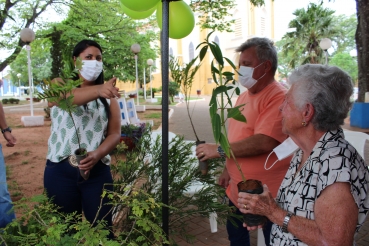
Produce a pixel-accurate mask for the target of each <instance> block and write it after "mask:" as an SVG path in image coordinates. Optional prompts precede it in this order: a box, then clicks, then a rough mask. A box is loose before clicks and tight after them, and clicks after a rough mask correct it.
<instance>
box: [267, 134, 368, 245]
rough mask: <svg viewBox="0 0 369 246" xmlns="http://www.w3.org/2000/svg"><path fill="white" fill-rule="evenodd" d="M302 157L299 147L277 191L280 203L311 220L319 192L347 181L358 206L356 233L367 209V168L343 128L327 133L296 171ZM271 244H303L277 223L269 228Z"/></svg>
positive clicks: (284, 207)
mask: <svg viewBox="0 0 369 246" xmlns="http://www.w3.org/2000/svg"><path fill="white" fill-rule="evenodd" d="M301 158H302V150H299V151H297V152H296V153H295V155H294V156H293V158H292V160H291V163H290V167H289V169H288V171H287V173H286V176H285V178H284V180H283V181H282V184H281V186H280V188H279V191H278V194H277V198H276V200H277V202H278V203H279V206H280V207H281V208H283V209H285V210H287V211H290V212H292V213H294V214H295V215H297V216H301V217H304V218H307V219H311V220H314V219H315V215H314V204H315V201H316V199H317V198H318V197H319V196H320V194H321V193H322V191H323V190H324V189H325V188H326V187H327V186H329V185H331V184H333V183H336V182H348V183H350V185H351V194H352V196H353V198H354V200H355V203H356V205H357V206H358V208H359V214H358V215H357V216H358V223H357V225H356V233H357V232H358V231H359V229H360V227H361V225H362V224H363V223H364V221H365V218H366V216H367V213H368V208H369V196H368V195H367V191H368V181H369V171H368V168H367V166H366V165H365V163H364V160H363V158H362V157H361V156H360V155H359V154H358V152H357V151H356V149H355V148H354V147H352V145H351V144H349V142H347V141H346V140H345V139H344V134H343V131H342V129H339V130H336V131H331V132H326V133H325V134H324V135H323V136H322V137H321V138H320V140H319V141H318V142H317V143H316V145H315V146H314V148H313V150H312V152H311V154H310V156H309V157H308V159H307V160H306V162H305V163H304V166H303V167H302V169H301V170H300V171H299V173H297V174H296V171H297V168H298V164H299V163H300V162H301ZM295 174H296V176H295ZM338 195H339V194H338ZM271 244H272V245H306V244H305V243H303V242H301V241H300V240H299V239H298V238H296V237H294V235H292V234H291V233H283V232H282V228H281V227H280V226H278V225H276V224H274V225H273V227H272V231H271Z"/></svg>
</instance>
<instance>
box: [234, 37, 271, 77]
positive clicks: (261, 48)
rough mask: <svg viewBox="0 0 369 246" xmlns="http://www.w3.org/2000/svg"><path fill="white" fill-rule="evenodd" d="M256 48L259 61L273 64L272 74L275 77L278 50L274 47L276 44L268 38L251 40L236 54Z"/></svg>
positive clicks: (237, 50) (241, 46)
mask: <svg viewBox="0 0 369 246" xmlns="http://www.w3.org/2000/svg"><path fill="white" fill-rule="evenodd" d="M252 47H255V50H256V55H257V56H258V59H259V61H261V62H265V61H270V62H271V64H272V72H273V75H275V72H276V71H277V67H278V57H277V50H276V48H275V46H274V42H273V41H272V40H270V39H268V38H250V39H248V40H247V41H246V42H244V43H243V44H241V45H240V46H239V47H238V48H237V49H236V52H241V53H242V52H243V51H245V50H247V49H249V48H252Z"/></svg>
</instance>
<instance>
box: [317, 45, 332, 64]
mask: <svg viewBox="0 0 369 246" xmlns="http://www.w3.org/2000/svg"><path fill="white" fill-rule="evenodd" d="M319 46H320V48H322V50H324V53H325V65H327V64H328V49H329V48H330V47H331V46H332V41H331V40H330V39H329V38H323V39H322V40H320V43H319Z"/></svg>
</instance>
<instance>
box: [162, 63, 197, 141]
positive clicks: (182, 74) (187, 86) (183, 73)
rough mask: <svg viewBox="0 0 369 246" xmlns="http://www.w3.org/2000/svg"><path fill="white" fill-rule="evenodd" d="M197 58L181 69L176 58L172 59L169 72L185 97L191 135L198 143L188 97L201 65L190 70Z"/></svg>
mask: <svg viewBox="0 0 369 246" xmlns="http://www.w3.org/2000/svg"><path fill="white" fill-rule="evenodd" d="M197 59H198V57H195V58H194V59H192V60H191V61H190V62H189V63H187V64H186V65H185V66H184V67H183V68H182V66H181V64H180V62H179V60H178V58H173V59H171V60H170V62H169V70H170V72H171V77H172V78H173V80H174V81H175V82H177V83H178V84H180V85H181V90H182V92H183V94H184V96H185V102H186V109H187V115H188V118H189V119H190V123H191V127H192V130H193V133H194V134H195V137H196V140H197V141H198V142H199V141H200V140H199V137H198V136H197V133H196V130H195V126H194V124H193V121H192V112H193V111H192V112H190V96H191V89H192V84H193V81H194V78H195V75H196V73H197V71H198V70H199V68H200V66H201V64H198V65H196V66H194V67H193V68H192V66H193V65H194V64H195V62H196V61H197Z"/></svg>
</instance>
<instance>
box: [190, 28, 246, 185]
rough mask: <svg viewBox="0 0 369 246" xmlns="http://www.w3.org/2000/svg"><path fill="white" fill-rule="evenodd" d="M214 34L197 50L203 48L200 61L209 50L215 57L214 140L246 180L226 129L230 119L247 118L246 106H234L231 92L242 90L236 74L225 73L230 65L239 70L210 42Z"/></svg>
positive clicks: (213, 64) (212, 110)
mask: <svg viewBox="0 0 369 246" xmlns="http://www.w3.org/2000/svg"><path fill="white" fill-rule="evenodd" d="M212 33H213V32H211V33H209V34H208V36H207V37H206V39H205V41H204V42H202V43H200V44H199V45H198V46H197V47H196V49H198V48H200V47H201V50H200V61H202V60H203V59H204V58H205V56H206V54H207V51H208V50H209V49H210V52H211V53H212V55H213V56H214V59H213V60H212V61H211V74H212V77H213V80H214V82H215V83H216V85H217V87H215V88H214V89H213V92H212V96H211V99H210V103H209V106H210V109H209V113H210V118H211V125H212V129H213V135H214V140H215V142H216V143H217V144H220V146H221V147H222V149H223V150H224V152H225V154H226V155H227V157H228V158H230V157H232V158H233V160H234V161H235V163H236V166H237V169H238V171H239V172H240V173H241V176H242V179H243V180H246V179H245V177H244V175H243V173H242V169H241V166H240V165H239V163H238V162H237V159H236V157H235V155H234V153H233V151H232V149H231V146H230V144H229V140H228V138H227V128H226V122H227V119H229V118H233V119H235V120H237V121H241V122H246V118H245V116H244V115H243V114H242V113H241V108H242V107H243V106H244V104H242V105H239V106H236V107H233V106H232V101H231V98H232V95H233V94H230V93H229V90H233V89H234V93H236V94H237V95H239V94H240V89H239V88H238V87H235V86H234V85H235V84H236V81H235V79H234V78H233V76H234V75H235V74H234V73H233V72H229V71H225V66H226V64H227V63H228V64H229V65H230V66H231V67H232V68H233V69H234V70H235V71H237V69H236V66H235V65H234V64H233V62H232V61H231V60H230V59H228V58H227V57H223V54H222V51H221V49H220V47H219V45H218V44H217V43H215V42H210V41H209V37H210V35H211V34H212Z"/></svg>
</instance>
